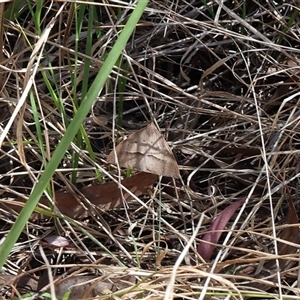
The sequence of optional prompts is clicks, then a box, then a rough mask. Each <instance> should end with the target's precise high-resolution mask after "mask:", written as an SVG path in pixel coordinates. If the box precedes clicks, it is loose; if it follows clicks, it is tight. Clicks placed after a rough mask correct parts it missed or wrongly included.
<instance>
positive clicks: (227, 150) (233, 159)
mask: <svg viewBox="0 0 300 300" xmlns="http://www.w3.org/2000/svg"><path fill="white" fill-rule="evenodd" d="M219 2H220V3H221V1H212V2H210V3H209V4H204V3H205V1H192V2H189V3H188V2H186V1H177V2H176V1H174V2H172V1H161V2H157V1H151V2H150V4H149V6H148V9H147V11H146V12H145V14H144V16H143V18H142V19H141V21H140V24H139V26H138V27H137V28H136V32H135V34H134V36H133V37H132V40H131V42H130V43H129V44H128V45H127V47H126V49H125V50H124V55H123V61H124V62H127V64H128V71H126V73H125V72H123V74H125V76H126V79H127V84H126V88H125V91H124V93H122V96H123V120H122V124H120V125H121V126H122V129H124V131H121V130H119V128H118V127H117V125H116V123H115V118H116V112H115V111H114V108H113V107H114V106H113V103H114V102H115V103H117V104H116V105H117V106H118V99H119V98H120V92H119V90H118V87H117V86H116V80H117V78H118V71H119V70H118V68H117V67H116V68H115V72H113V74H112V75H111V79H110V82H108V84H107V86H106V89H105V90H103V92H102V94H101V95H99V98H98V100H97V101H96V102H95V105H94V107H93V110H92V111H91V114H90V115H89V116H88V117H87V119H86V123H85V124H83V125H84V127H85V129H86V131H87V132H88V134H89V138H90V141H91V144H92V147H93V149H94V151H95V153H96V157H97V163H98V164H99V165H101V166H102V167H103V168H106V169H107V170H108V171H110V172H111V174H114V175H116V176H117V171H114V170H113V169H112V168H111V167H110V166H109V165H107V164H106V163H105V158H106V156H107V154H108V153H109V151H110V150H111V149H112V141H113V137H116V136H117V135H116V133H119V134H121V135H123V134H124V135H127V134H128V133H130V132H134V131H136V130H137V129H139V128H142V127H144V126H145V125H146V124H148V122H149V121H150V120H153V119H154V120H156V122H157V124H158V125H159V127H160V129H161V131H162V132H165V133H166V136H168V138H167V139H168V141H169V142H170V145H171V147H172V148H173V151H174V154H175V155H176V158H177V161H178V163H179V165H180V169H181V175H182V180H181V181H178V182H176V185H177V188H176V189H175V188H174V185H173V182H172V181H171V180H169V181H168V180H163V181H162V182H161V183H160V184H158V185H157V186H156V187H155V188H154V189H153V190H151V192H150V194H149V195H145V196H144V197H143V198H141V199H142V200H143V201H144V203H145V204H146V207H141V205H140V204H139V203H138V202H135V201H133V202H130V203H129V204H128V206H126V207H124V208H119V209H115V210H112V211H101V210H98V211H96V212H94V213H93V216H92V217H90V218H87V219H85V220H74V221H73V222H70V221H68V220H61V219H57V220H52V219H51V220H46V221H44V222H38V223H36V222H28V225H27V227H26V228H25V229H24V231H23V235H22V236H21V237H20V239H19V242H18V244H16V245H15V247H14V249H13V251H12V253H11V255H10V258H9V260H8V261H7V264H6V266H5V268H4V269H3V276H8V275H13V277H12V278H13V279H16V278H17V275H18V274H21V273H26V274H27V275H28V276H30V278H31V280H32V279H35V280H37V282H39V284H41V285H42V283H40V282H41V281H42V280H41V279H40V278H43V280H44V285H48V286H47V287H50V286H52V287H55V288H56V289H57V292H58V293H61V289H62V288H59V287H61V286H60V285H54V283H53V282H54V281H55V280H56V276H59V275H62V274H64V273H65V272H67V273H68V277H67V278H70V277H72V276H75V273H76V274H80V273H81V274H82V276H83V274H85V275H89V276H91V275H96V277H98V276H101V277H100V278H102V279H103V280H101V282H110V283H112V285H111V286H108V287H107V286H103V285H101V286H100V288H99V290H97V291H98V292H97V293H96V294H97V295H98V298H99V299H116V298H117V297H121V298H124V299H140V298H143V299H163V298H164V299H173V298H174V299H223V298H224V299H225V298H226V297H227V298H226V299H245V298H264V299H267V298H271V299H285V298H289V299H293V298H295V299H296V298H297V297H299V294H300V289H299V283H298V282H299V268H298V260H299V257H298V252H297V248H295V247H296V246H297V245H295V244H297V243H296V241H297V240H298V238H299V230H298V226H297V225H296V226H297V227H295V226H294V227H292V226H290V227H287V225H286V224H287V223H288V221H287V215H288V211H289V209H291V208H290V206H289V203H288V199H289V197H290V199H292V200H293V202H294V205H295V207H296V211H297V212H298V211H299V201H298V189H299V179H298V177H299V167H300V166H299V149H300V140H299V139H300V136H299V133H298V131H299V130H298V127H299V120H300V119H299V115H300V114H299V84H298V82H299V74H300V73H299V71H298V69H299V67H298V65H299V60H298V57H299V28H298V20H299V17H298V10H299V8H298V7H297V6H295V5H296V4H294V6H293V5H292V4H290V2H286V1H282V2H280V4H277V5H275V3H274V2H272V1H271V2H270V1H269V2H259V1H241V2H234V1H224V3H223V6H222V5H221V4H220V3H219ZM101 3H102V2H101ZM116 3H117V2H116ZM111 4H113V3H111ZM59 6H60V3H59V2H56V3H54V5H53V6H52V7H51V9H50V10H49V11H46V7H45V17H44V19H43V23H42V24H44V25H45V26H46V24H47V22H49V20H50V18H51V16H52V15H53V14H54V12H56V11H57V10H58V8H59ZM71 6H72V4H69V6H67V7H68V9H71ZM120 6H121V9H120V11H118V9H117V8H116V7H114V6H113V5H108V4H105V5H101V6H99V7H98V12H99V16H101V23H100V24H99V27H98V30H99V31H101V38H99V37H96V36H95V37H94V38H93V43H94V44H93V45H94V46H93V56H92V57H91V58H90V59H91V61H92V63H91V69H90V78H91V79H92V78H93V77H94V76H95V74H96V72H98V69H99V67H100V66H101V61H102V60H103V59H104V56H105V54H106V53H107V51H108V50H109V48H110V46H111V42H112V40H113V39H114V35H115V32H114V28H115V27H114V25H115V24H116V22H117V20H118V18H117V17H116V16H117V15H118V13H120V12H121V17H120V20H121V21H124V20H125V19H126V17H127V16H128V14H129V12H128V11H127V12H126V13H124V14H123V15H122V13H123V12H125V8H124V7H122V5H121V4H120ZM68 9H66V10H64V11H62V12H61V17H60V23H57V24H56V25H55V28H54V29H53V34H51V35H50V38H49V40H48V41H47V43H46V49H47V54H48V57H46V56H45V58H44V60H42V65H41V66H40V69H39V71H38V73H37V75H36V77H35V82H34V86H33V89H32V93H33V95H34V97H35V99H37V103H38V109H39V116H40V124H41V126H42V128H43V130H45V131H44V133H45V134H46V135H45V141H46V143H47V145H46V149H47V156H50V155H51V152H52V151H53V149H55V147H56V144H57V143H59V140H60V137H61V135H62V134H63V131H64V128H65V126H66V122H65V120H64V118H67V119H68V118H69V119H71V118H72V115H73V106H72V105H73V104H72V103H73V102H72V101H73V98H72V97H73V95H72V90H73V86H72V85H71V83H72V80H71V77H70V76H71V72H70V71H72V68H73V65H74V61H75V58H74V57H75V54H74V38H75V36H74V32H73V31H72V30H73V29H74V28H73V27H72V24H69V23H68V20H69V16H70V10H68ZM294 17H296V18H295V22H292V23H291V22H290V20H293V18H294ZM18 21H19V25H20V26H19V25H18V24H17V23H15V22H7V23H6V25H5V28H4V60H3V62H2V66H1V76H2V77H1V80H2V85H1V86H2V89H1V96H0V97H1V100H0V106H1V109H0V126H1V130H3V128H4V127H5V126H6V124H7V122H8V121H9V120H10V117H11V115H12V112H13V111H14V108H15V105H16V104H17V102H18V99H19V98H20V95H21V94H22V88H23V82H24V80H25V79H24V71H25V70H26V68H27V64H28V61H29V57H30V53H31V48H30V47H29V46H28V41H26V40H25V38H24V36H26V37H27V38H28V39H29V41H30V43H31V44H34V43H35V42H37V38H36V34H37V33H36V32H35V28H34V26H33V24H32V22H31V21H30V15H29V14H28V11H27V12H26V11H25V12H23V13H22V14H21V16H19V19H18ZM289 22H290V23H289ZM67 24H69V25H71V26H70V27H68V26H67ZM119 24H120V23H119ZM85 39H86V37H85V35H84V34H82V35H81V36H80V40H81V41H82V49H79V51H78V53H77V55H78V57H79V59H78V61H79V62H80V61H83V58H84V57H85V54H84V53H85ZM47 60H51V65H52V67H51V68H50V69H49V68H48V62H47ZM83 68H84V65H83V64H79V65H78V70H79V71H80V70H83ZM42 70H43V71H45V74H46V76H47V77H48V79H49V80H50V82H51V85H53V86H55V89H56V88H57V90H56V92H57V95H59V96H60V97H61V99H62V100H63V101H62V103H63V105H64V113H62V111H59V110H58V108H57V106H55V105H54V102H53V98H52V95H50V94H49V90H48V89H47V87H46V85H45V78H43V77H42V75H41V71H42ZM51 72H52V74H51ZM55 80H56V81H55ZM81 82H82V75H81V73H80V72H78V74H77V77H76V84H77V87H79V88H78V90H79V91H80V87H81ZM77 96H78V98H79V99H80V93H79V94H78V95H77ZM17 121H19V122H20V120H16V122H15V124H14V126H13V127H11V130H10V131H9V132H8V134H7V135H6V137H5V141H4V143H3V145H2V148H1V156H0V168H1V169H0V174H1V177H0V187H1V194H2V199H3V200H5V199H6V198H7V197H9V198H17V197H20V196H24V197H26V195H28V194H30V191H31V189H32V186H33V184H34V178H33V177H30V176H29V174H28V171H27V170H26V168H25V167H24V163H22V154H20V153H19V152H18V150H17V145H16V142H17V127H16V126H17ZM21 121H23V122H22V123H23V133H22V138H23V145H24V157H25V158H26V164H27V166H28V167H29V168H30V170H31V172H32V174H36V175H38V174H39V173H40V172H41V170H42V166H43V158H42V155H41V153H40V152H39V148H38V147H37V138H36V133H35V130H36V127H35V125H34V120H33V113H32V106H31V104H30V102H29V99H28V103H27V104H26V107H25V111H24V115H23V120H21ZM112 132H114V133H115V135H113V134H112ZM115 142H117V141H115ZM72 147H73V149H75V150H76V145H71V148H70V152H69V153H66V156H65V160H64V161H63V162H62V163H61V167H60V169H59V170H58V171H57V173H56V175H55V177H54V178H53V182H52V189H53V190H74V192H76V190H75V186H74V185H73V183H72V171H73V169H72V161H71V153H72ZM96 167H97V164H96V163H94V162H93V161H91V160H90V159H89V157H88V156H87V153H86V151H84V149H83V150H82V151H80V159H79V167H78V169H77V170H78V178H77V183H76V186H77V187H78V188H80V187H83V186H88V185H90V184H97V183H98V182H97V179H96V177H97V176H96V174H95V168H96ZM103 180H104V181H107V180H108V179H107V178H106V177H104V178H103ZM244 196H247V201H246V203H245V205H243V206H242V208H241V209H240V211H239V212H238V213H237V214H236V216H235V218H233V219H232V220H231V221H230V223H229V224H228V226H227V229H226V231H225V232H224V234H223V235H222V238H221V241H220V245H223V246H222V247H221V246H219V247H218V248H217V251H216V252H215V253H214V256H213V260H212V261H211V262H208V263H206V262H204V261H203V260H201V258H200V257H199V255H198V254H197V250H196V248H197V244H198V242H199V240H200V238H201V236H202V234H203V233H204V232H205V231H206V230H207V229H208V227H209V225H210V224H211V222H212V220H213V218H214V217H215V216H216V215H217V214H218V213H220V212H221V211H222V210H223V209H224V208H226V207H227V206H228V205H229V204H230V203H231V202H233V201H235V200H237V199H239V198H241V197H244ZM86 205H88V202H87V203H86ZM0 213H1V237H2V238H4V237H5V234H6V233H7V232H8V231H9V229H10V228H11V225H12V223H13V222H14V220H15V218H16V217H17V216H16V215H14V214H13V213H12V212H10V211H6V210H4V209H1V211H0ZM79 228H84V230H85V231H86V232H88V233H89V234H90V235H91V236H92V237H93V238H94V239H95V240H91V239H90V238H89V237H87V235H85V234H84V233H82V231H80V230H79ZM286 228H294V231H292V229H290V230H285V231H284V229H286ZM198 230H199V231H198ZM282 232H285V233H286V232H287V234H283V233H282ZM55 233H56V234H60V235H62V236H65V237H66V238H68V239H69V240H70V241H71V246H70V247H69V248H65V249H59V250H58V249H44V250H41V249H42V248H41V247H40V246H39V244H40V241H41V239H42V238H43V237H44V236H46V235H49V234H55ZM294 234H296V235H298V237H296V239H295V236H294ZM283 240H285V242H286V243H290V244H291V245H292V246H293V245H294V246H295V247H292V248H289V250H285V252H280V251H281V250H280V249H282V248H280V247H281V246H280V245H282V244H283V242H284V241H283ZM280 242H281V243H280ZM291 249H292V250H291ZM43 251H44V252H45V253H44V255H43V253H42V252H43ZM45 259H46V261H47V262H46V261H45ZM118 264H119V265H121V266H122V268H121V267H119V266H118ZM50 265H52V267H50ZM50 271H51V272H50ZM48 273H51V274H52V277H53V278H52V282H51V280H50V281H49V275H48ZM4 278H5V280H4V283H3V284H2V291H3V292H2V294H3V297H10V296H11V295H15V296H16V295H18V293H20V294H21V293H24V290H23V289H21V288H20V287H16V284H15V283H14V282H13V281H12V282H10V283H9V284H8V283H7V282H8V281H7V278H8V277H4ZM45 278H46V279H45ZM50 279H51V277H50ZM58 279H59V280H62V279H61V278H60V277H59V278H58ZM104 279H105V280H104ZM64 280H65V281H66V279H64ZM124 282H126V283H127V285H126V284H125V285H123V284H124ZM128 282H129V284H128ZM101 284H102V283H101ZM11 286H14V288H11ZM98 286H99V284H98ZM29 287H31V288H33V283H30V284H29ZM36 287H37V288H40V287H41V286H38V285H37V286H36ZM101 288H102V289H101ZM101 293H102V295H101ZM112 293H114V294H112ZM86 296H87V295H86ZM40 297H41V296H40ZM72 297H73V298H72ZM72 297H71V298H70V299H76V298H74V297H75V296H72ZM93 297H94V298H96V295H94V296H93ZM98 298H97V299H98Z"/></svg>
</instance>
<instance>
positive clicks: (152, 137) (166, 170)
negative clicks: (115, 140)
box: [107, 122, 180, 178]
mask: <svg viewBox="0 0 300 300" xmlns="http://www.w3.org/2000/svg"><path fill="white" fill-rule="evenodd" d="M115 153H116V154H117V158H118V159H116V157H115ZM107 162H108V163H112V164H116V163H118V164H119V166H120V167H123V168H129V169H133V170H136V171H142V172H149V173H153V174H157V175H162V176H168V177H174V178H179V177H180V174H179V169H178V164H177V162H176V160H175V157H174V155H173V153H172V151H171V149H170V148H169V145H168V143H167V142H166V141H165V139H164V137H163V136H162V134H161V133H160V132H159V131H158V130H157V128H156V127H155V125H154V124H153V123H152V122H151V123H150V124H149V125H148V126H147V127H145V128H143V129H141V130H139V131H137V132H135V133H133V134H131V135H130V136H129V137H128V138H127V140H125V141H122V142H121V143H120V144H118V145H117V147H116V149H115V152H114V151H112V152H111V153H110V154H109V155H108V157H107Z"/></svg>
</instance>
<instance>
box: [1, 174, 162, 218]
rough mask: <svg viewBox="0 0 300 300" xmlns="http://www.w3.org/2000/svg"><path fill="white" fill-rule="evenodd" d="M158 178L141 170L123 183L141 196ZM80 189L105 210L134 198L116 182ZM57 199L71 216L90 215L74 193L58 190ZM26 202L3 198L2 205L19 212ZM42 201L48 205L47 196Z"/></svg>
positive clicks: (82, 216)
mask: <svg viewBox="0 0 300 300" xmlns="http://www.w3.org/2000/svg"><path fill="white" fill-rule="evenodd" d="M157 179H158V176H157V175H155V174H150V173H145V172H141V173H138V174H135V175H133V176H131V177H129V178H126V179H123V180H122V181H121V184H122V186H124V187H125V188H127V189H128V190H129V191H131V192H132V193H133V194H134V195H135V196H140V195H142V194H145V193H147V190H148V189H149V187H150V186H152V185H153V184H154V183H155V182H156V181H157ZM80 191H81V193H82V194H83V195H84V196H85V197H86V198H88V199H89V200H90V202H91V203H93V204H94V205H96V206H98V207H100V208H102V209H105V210H107V209H112V208H115V207H118V206H120V205H122V203H123V199H124V201H130V200H132V197H131V195H130V194H129V193H127V192H125V191H124V190H123V192H122V193H121V189H120V187H119V186H118V184H117V183H115V182H109V183H104V184H100V185H94V186H89V187H85V188H83V189H81V190H80ZM122 195H123V199H122ZM55 200H56V207H57V208H58V210H59V211H60V212H61V213H62V214H64V215H66V216H68V217H70V218H74V219H76V218H84V217H87V216H88V215H89V211H87V210H86V209H84V207H83V206H81V205H80V204H79V203H78V201H77V200H76V198H75V195H74V194H73V193H70V192H57V193H55ZM24 202H26V200H25V199H22V198H19V199H16V200H15V201H5V200H2V201H1V202H0V206H2V207H3V206H7V207H10V208H12V209H14V210H15V211H17V212H20V211H21V209H22V207H23V206H24ZM40 203H41V204H44V205H46V206H47V204H48V200H47V198H46V197H42V198H41V200H40ZM42 218H44V216H43V215H41V214H39V213H33V214H32V216H31V219H32V220H36V219H42Z"/></svg>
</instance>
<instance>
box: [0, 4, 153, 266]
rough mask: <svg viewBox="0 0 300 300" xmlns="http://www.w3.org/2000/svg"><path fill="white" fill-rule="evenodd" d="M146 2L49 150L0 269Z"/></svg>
mask: <svg viewBox="0 0 300 300" xmlns="http://www.w3.org/2000/svg"><path fill="white" fill-rule="evenodd" d="M147 4H148V0H140V1H139V2H138V3H137V5H136V7H135V9H134V10H133V12H132V14H131V16H130V17H129V19H128V21H127V23H126V25H125V27H124V29H123V30H122V32H121V33H120V35H119V37H118V39H117V40H116V42H115V44H114V46H113V47H112V49H111V51H110V53H109V55H108V56H107V59H106V60H105V62H104V63H103V66H102V68H101V70H100V72H99V73H98V75H97V76H96V78H95V80H94V81H93V83H92V85H91V87H90V89H89V90H88V92H87V94H86V96H85V97H84V99H83V101H82V103H81V105H80V107H79V109H78V112H77V114H75V116H74V119H73V121H72V122H71V123H70V125H69V126H68V128H67V130H66V132H65V134H64V136H63V138H62V140H61V142H60V143H59V144H58V145H57V148H56V150H55V151H54V153H53V156H52V158H51V160H50V161H49V163H48V165H47V166H46V168H45V171H44V173H43V174H42V176H41V177H40V179H39V181H38V182H37V184H36V186H35V187H34V188H33V190H32V193H31V195H30V197H29V199H28V201H27V203H26V205H25V207H24V208H23V209H22V211H21V212H20V215H19V217H18V219H17V221H16V222H15V223H14V225H13V226H12V228H11V230H10V232H9V233H8V235H7V237H6V239H5V240H4V242H3V244H2V245H1V247H0V269H2V267H3V265H4V263H5V262H6V259H7V257H8V256H9V253H10V251H11V249H12V248H13V246H14V244H15V243H16V241H17V240H18V238H19V236H20V234H21V232H22V230H23V228H24V226H25V224H26V222H27V221H28V219H29V218H30V215H31V214H32V212H33V210H34V208H35V207H36V205H37V204H38V202H39V200H40V198H41V196H42V194H43V192H44V190H45V188H46V187H47V185H48V183H49V181H50V180H51V177H52V176H53V174H54V173H55V170H56V168H57V166H58V165H59V163H60V162H61V160H62V158H63V156H64V154H65V152H66V150H67V149H68V147H69V145H70V143H71V142H72V140H73V138H74V137H75V135H76V133H77V132H78V130H79V128H80V126H81V124H82V123H83V121H84V119H85V117H86V115H87V114H88V112H89V111H90V108H91V106H92V104H93V102H94V100H95V99H96V97H97V96H98V94H99V92H100V91H101V90H102V88H103V86H104V84H105V82H106V80H107V78H108V76H109V74H110V72H111V70H112V69H113V67H114V65H115V63H116V61H117V59H118V57H119V56H120V54H121V53H122V50H123V49H124V48H125V46H126V43H127V41H128V39H129V38H130V36H131V34H132V32H133V31H134V29H135V26H136V24H137V23H138V21H139V19H140V17H141V15H142V13H143V11H144V9H145V8H146V6H147Z"/></svg>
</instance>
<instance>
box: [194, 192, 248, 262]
mask: <svg viewBox="0 0 300 300" xmlns="http://www.w3.org/2000/svg"><path fill="white" fill-rule="evenodd" d="M245 200H246V197H243V198H241V199H240V200H238V201H236V202H234V203H232V204H230V205H229V206H228V207H226V208H225V209H224V210H223V211H222V212H221V213H220V214H219V215H218V216H217V217H216V219H215V220H214V221H213V222H212V224H211V225H210V227H209V230H208V232H207V233H205V234H204V236H203V238H202V241H201V242H200V243H199V244H198V247H197V250H198V253H199V254H200V255H201V256H202V258H203V259H204V260H209V259H210V258H211V256H212V254H213V251H214V249H215V247H216V246H215V245H213V244H217V243H218V241H219V239H220V237H221V234H222V230H224V228H225V226H226V225H227V223H228V221H229V220H230V218H231V217H232V216H233V214H234V213H235V212H236V211H237V209H238V208H239V207H240V206H241V205H242V204H243V203H244V202H245Z"/></svg>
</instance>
